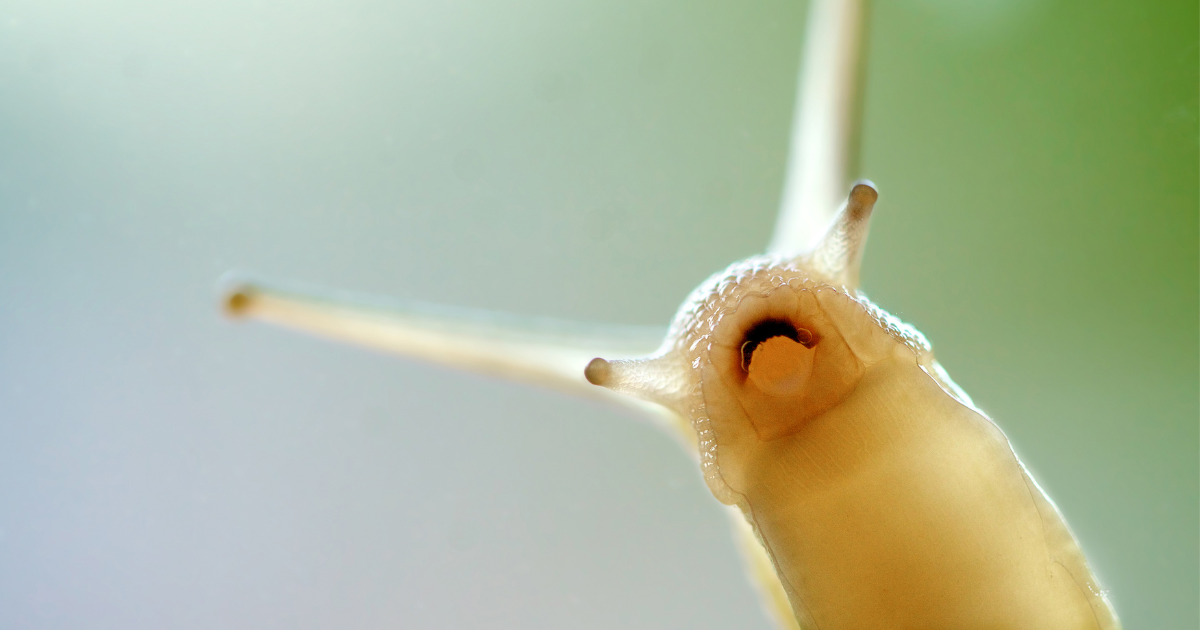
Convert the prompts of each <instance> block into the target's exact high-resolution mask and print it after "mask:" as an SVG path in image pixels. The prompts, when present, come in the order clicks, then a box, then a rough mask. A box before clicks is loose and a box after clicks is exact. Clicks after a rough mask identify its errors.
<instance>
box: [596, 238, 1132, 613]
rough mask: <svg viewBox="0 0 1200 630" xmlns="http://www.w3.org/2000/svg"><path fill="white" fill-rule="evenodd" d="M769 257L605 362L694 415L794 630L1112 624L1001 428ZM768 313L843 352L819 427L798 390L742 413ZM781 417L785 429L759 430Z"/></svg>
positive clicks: (817, 275)
mask: <svg viewBox="0 0 1200 630" xmlns="http://www.w3.org/2000/svg"><path fill="white" fill-rule="evenodd" d="M772 262H773V261H771V260H770V259H765V260H762V261H749V263H748V264H747V263H742V264H739V265H735V266H734V267H733V268H731V270H730V271H729V272H728V273H727V274H726V277H727V278H728V279H727V280H726V281H725V284H724V291H725V292H726V296H724V297H722V296H720V293H721V292H722V283H721V280H717V281H715V282H714V283H713V284H714V286H713V288H712V293H710V294H709V295H699V296H697V297H696V298H694V299H693V301H692V305H688V306H685V308H684V309H683V311H684V313H685V315H684V316H683V317H681V318H680V320H677V323H682V324H684V325H683V326H678V327H677V328H676V329H675V330H674V331H673V335H674V336H675V337H676V338H677V339H676V340H675V342H674V343H671V344H669V345H668V349H667V350H666V351H665V352H662V353H660V354H659V355H658V356H656V357H653V358H651V359H648V360H642V361H638V362H636V363H637V364H638V365H636V367H635V365H634V364H623V362H619V363H614V364H613V365H612V366H611V367H610V369H609V374H608V376H609V379H608V380H607V382H605V383H604V384H605V385H607V386H610V387H613V388H614V389H617V390H618V391H622V390H625V391H629V390H641V389H642V388H640V387H639V386H638V382H645V381H646V380H648V379H652V380H654V381H656V382H669V383H672V386H671V387H670V388H669V389H663V390H659V391H656V392H654V393H653V394H652V395H651V396H649V397H650V398H653V399H656V400H658V401H660V402H662V403H665V404H667V405H670V406H673V407H676V408H678V409H680V410H681V412H682V413H688V414H689V415H690V416H691V418H692V421H693V422H694V423H695V425H696V426H697V429H698V430H699V431H700V432H701V433H702V435H701V444H702V448H704V446H703V445H704V444H705V443H706V441H707V442H708V447H707V448H708V450H709V451H710V454H711V460H712V461H713V466H712V467H711V470H710V474H709V475H708V480H709V482H710V486H711V487H712V488H713V490H714V494H715V495H716V496H717V497H718V498H719V499H721V500H723V501H725V502H727V503H733V504H735V505H737V506H738V507H739V508H740V509H741V510H742V512H743V513H744V514H745V516H746V519H747V520H748V521H749V522H750V523H751V524H752V525H753V527H754V529H755V530H756V531H757V533H758V535H759V536H760V538H761V540H762V542H763V543H764V546H765V548H766V549H767V550H768V552H769V556H770V558H771V560H772V562H773V565H774V567H775V568H776V570H777V573H778V577H779V579H780V582H781V584H782V586H783V589H784V591H785V592H786V594H787V596H788V599H789V600H790V602H791V606H792V608H793V611H794V614H795V616H796V618H797V620H798V621H799V622H800V625H801V626H802V627H806V628H808V627H811V628H821V629H824V630H829V629H839V628H930V629H933V628H947V629H950V628H1012V629H1014V630H1015V629H1019V628H1021V629H1024V628H1031V629H1033V628H1047V629H1063V628H1080V629H1082V628H1098V629H1099V628H1114V627H1117V626H1116V619H1115V616H1114V614H1113V613H1112V610H1111V608H1110V607H1109V605H1108V603H1107V601H1106V600H1105V599H1104V597H1103V595H1102V594H1101V592H1100V590H1099V588H1098V586H1097V585H1096V580H1095V578H1094V577H1093V575H1092V573H1091V571H1090V570H1089V568H1088V567H1087V564H1086V561H1085V560H1084V558H1083V555H1082V553H1081V552H1080V551H1079V548H1078V545H1077V544H1076V543H1075V541H1074V539H1073V537H1072V536H1071V534H1070V532H1069V530H1068V529H1067V527H1066V525H1065V524H1064V522H1063V520H1062V517H1061V515H1060V514H1059V513H1058V511H1057V510H1056V509H1055V507H1054V506H1053V504H1052V503H1051V502H1050V501H1049V500H1048V499H1047V498H1046V497H1045V495H1044V494H1043V493H1042V491H1041V489H1040V488H1038V486H1037V485H1036V484H1035V483H1034V482H1033V480H1032V479H1031V478H1030V477H1029V475H1028V473H1027V472H1026V471H1025V470H1024V468H1023V467H1022V466H1021V464H1020V462H1019V460H1018V459H1017V457H1016V455H1015V454H1014V453H1013V451H1012V449H1011V447H1010V446H1009V443H1008V440H1007V439H1006V438H1005V437H1004V434H1003V433H1002V432H1001V431H1000V429H999V428H997V427H996V426H995V425H994V424H993V423H992V422H991V421H990V420H989V419H988V418H986V417H985V416H984V415H983V414H981V413H980V412H979V411H978V410H976V409H974V408H973V407H972V406H971V405H970V403H969V401H968V400H964V399H963V397H961V396H960V395H958V394H957V392H956V391H955V389H954V388H953V385H952V384H950V383H949V381H948V379H946V378H945V377H944V373H943V374H938V370H937V369H936V368H934V367H933V363H932V356H931V355H930V353H929V352H928V349H927V348H926V347H922V341H923V340H921V339H920V338H919V337H918V336H916V335H913V334H911V333H910V334H909V335H905V334H904V331H903V330H901V329H899V328H898V327H897V328H896V329H894V330H889V327H888V323H889V318H888V317H887V316H886V315H885V314H882V313H881V312H879V311H878V310H877V309H874V308H873V307H872V306H871V305H870V304H869V303H867V302H866V300H865V298H863V297H861V296H857V295H851V294H849V293H848V292H847V291H846V290H845V288H844V287H835V286H831V285H830V284H829V283H828V282H826V279H827V277H828V276H827V275H826V274H824V273H821V272H819V271H816V270H811V269H806V268H805V265H804V261H800V262H781V263H775V264H772ZM731 286H732V288H730V287H731ZM705 304H711V306H708V307H707V308H706V307H705V306H704V305H705ZM774 318H779V319H787V318H791V319H792V320H794V321H797V322H810V323H812V322H814V320H815V319H822V320H823V322H821V323H820V324H819V325H824V326H829V327H830V328H831V330H829V331H827V332H825V334H824V335H823V338H822V340H821V341H820V342H818V343H817V344H816V346H815V347H816V348H818V349H819V348H820V347H821V344H837V345H840V346H841V348H840V351H839V352H835V353H833V356H835V357H836V359H837V360H835V361H834V362H826V363H825V365H824V366H823V367H824V368H825V369H826V370H828V371H829V372H830V373H822V371H821V369H820V368H821V367H822V365H821V363H820V362H819V361H818V363H817V367H816V368H815V369H814V370H813V371H812V372H811V373H810V374H809V376H808V379H807V380H809V381H810V382H816V381H822V380H825V381H828V380H831V379H832V380H834V381H838V382H839V383H840V382H842V381H843V380H844V379H843V378H842V377H843V376H844V375H845V374H847V373H848V374H850V378H851V379H852V380H854V381H855V382H854V383H853V384H852V386H851V388H850V390H849V391H847V392H844V394H842V395H841V397H840V399H839V400H838V401H837V402H836V404H834V405H833V406H832V407H830V408H828V409H826V410H824V411H822V412H821V413H819V414H817V415H815V416H814V415H812V414H811V413H809V411H810V410H809V409H807V408H806V407H808V405H806V401H805V400H804V399H803V397H801V398H800V399H797V400H792V401H787V404H786V405H785V406H783V407H782V408H781V409H779V410H778V411H779V413H780V417H779V418H770V417H764V415H769V413H770V411H771V410H770V408H769V407H768V408H766V409H767V411H766V412H764V411H763V408H761V406H760V408H759V409H758V410H757V411H756V410H755V405H754V404H753V401H752V400H750V398H752V397H753V395H754V393H753V392H754V390H755V389H757V387H756V385H755V384H754V383H753V382H751V381H750V380H748V379H747V380H746V381H745V382H743V383H739V382H737V380H738V377H737V376H736V374H737V372H738V371H740V370H742V365H741V363H740V362H739V361H737V360H731V359H735V358H736V354H734V353H731V348H732V349H740V347H741V345H742V344H741V340H740V337H741V335H743V334H745V332H746V331H747V330H750V329H752V328H753V327H754V326H755V324H757V323H759V322H760V321H762V320H763V319H774ZM713 319H716V320H719V323H718V324H717V325H716V326H709V325H707V322H708V321H711V320H713ZM838 335H840V338H835V337H836V336H838ZM697 342H700V343H699V344H698V345H697ZM753 360H754V361H759V360H760V356H759V355H757V354H756V355H755V357H754V359H753ZM922 364H924V365H922ZM750 367H751V368H753V363H751V366H750ZM656 371H661V372H663V373H671V374H676V375H678V376H677V377H675V378H666V377H663V376H659V377H657V378H653V377H654V373H655V372H656ZM626 377H628V378H629V379H631V381H633V382H626V381H625V378H626ZM680 377H682V378H680ZM939 380H941V381H942V382H939ZM747 391H749V392H750V393H747ZM689 392H690V395H689ZM697 392H698V396H697ZM642 395H645V390H642ZM768 397H769V398H775V399H778V398H779V396H778V395H777V393H776V394H772V395H768ZM698 401H700V402H702V405H701V404H697V402H698ZM688 407H690V408H691V411H690V412H688V411H683V410H684V409H685V408H688ZM756 413H757V414H758V416H757V417H756V416H755V414H756ZM795 417H801V418H803V419H804V420H803V421H802V422H800V423H799V424H796V423H793V422H791V421H792V419H793V418H795ZM756 420H757V421H758V422H756ZM776 420H778V421H779V422H782V423H783V424H784V425H785V426H787V427H788V429H787V430H786V431H785V434H784V435H777V434H774V433H771V432H770V431H769V430H768V431H766V434H765V435H764V424H765V425H768V426H769V425H770V424H771V423H772V422H775V421H776ZM703 434H707V436H708V437H707V440H706V436H705V435H703Z"/></svg>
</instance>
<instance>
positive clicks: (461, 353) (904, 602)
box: [224, 0, 1119, 630]
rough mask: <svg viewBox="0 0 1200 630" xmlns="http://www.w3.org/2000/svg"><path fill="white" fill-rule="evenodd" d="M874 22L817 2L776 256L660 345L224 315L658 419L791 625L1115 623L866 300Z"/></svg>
mask: <svg viewBox="0 0 1200 630" xmlns="http://www.w3.org/2000/svg"><path fill="white" fill-rule="evenodd" d="M863 16H864V10H863V7H862V6H861V5H860V4H859V3H858V2H857V1H855V0H819V1H815V2H813V3H812V6H811V8H810V18H809V23H808V27H807V28H808V36H807V40H806V49H805V57H804V68H803V70H802V81H801V86H800V93H799V97H798V99H797V115H796V124H795V127H794V130H793V139H792V151H791V156H790V162H791V163H790V166H789V176H788V180H787V185H786V188H785V191H784V202H783V209H782V211H781V214H780V219H779V222H778V225H777V228H776V231H775V235H774V237H773V239H772V242H771V244H770V246H769V247H768V252H767V254H765V255H763V256H757V257H753V258H750V259H747V260H745V261H741V262H737V263H734V264H733V265H731V266H730V267H728V268H727V269H726V270H724V271H722V272H720V273H718V274H715V275H714V276H712V277H711V278H710V279H709V280H707V281H706V282H704V283H702V284H701V285H700V287H698V288H697V289H696V290H695V291H694V292H693V293H692V294H691V295H690V296H689V297H688V298H687V299H686V300H685V301H684V303H683V305H682V306H681V307H680V309H679V311H678V314H677V315H676V317H675V319H674V320H673V322H672V324H671V326H670V328H669V329H668V332H667V335H666V338H665V339H664V340H662V341H661V343H660V344H659V345H658V347H657V350H655V349H654V348H653V347H651V346H647V343H646V340H645V339H644V337H643V336H639V335H638V334H634V331H628V330H620V329H617V328H612V327H609V328H600V327H596V328H591V329H589V328H580V327H573V326H569V325H563V324H557V323H553V322H549V321H545V320H537V321H526V320H520V319H519V318H512V317H504V316H498V315H495V314H488V313H476V312H465V311H450V310H446V309H441V308H429V307H421V306H417V305H400V306H398V307H392V308H373V307H369V306H365V305H362V304H358V303H355V302H353V301H352V300H347V299H345V298H344V297H342V296H337V295H330V296H321V295H319V294H313V293H307V292H303V291H295V290H287V289H282V288H276V287H272V286H269V285H264V284H260V283H254V282H248V281H244V280H235V281H230V285H231V286H230V287H229V289H228V290H227V291H226V294H225V298H224V306H225V310H226V312H227V313H228V314H229V315H231V316H233V317H236V318H249V319H257V320H261V321H267V322H272V323H276V324H280V325H284V326H289V327H292V328H296V329H300V330H303V331H307V332H313V333H317V334H320V335H324V336H327V337H331V338H335V339H339V340H343V341H350V342H355V343H359V344H362V345H367V346H370V347H375V348H380V349H385V350H389V351H393V352H396V353H399V354H403V355H406V356H410V357H416V358H421V359H425V360H429V361H433V362H437V363H441V364H445V365H450V366H455V367H459V368H462V369H468V370H473V371H477V372H482V373H488V374H493V375H499V376H503V377H506V378H511V379H514V380H519V381H523V382H531V383H536V384H540V385H545V386H548V387H553V388H557V389H560V390H564V391H568V392H572V393H576V394H579V395H583V396H589V397H593V398H599V399H602V400H605V401H609V402H613V403H615V404H621V405H626V406H632V407H634V408H636V409H638V410H640V411H642V412H644V413H645V414H646V415H647V416H648V417H651V418H653V419H654V420H655V421H656V422H657V423H658V424H659V425H660V426H662V427H663V428H665V429H666V430H668V431H669V432H670V433H671V434H672V435H674V436H675V437H676V438H678V440H679V442H680V443H681V445H682V446H683V447H684V448H685V449H686V450H687V451H688V452H689V453H691V454H692V455H694V456H695V458H696V460H697V461H698V463H699V466H700V469H701V471H702V473H703V476H704V480H705V482H706V484H707V486H708V488H709V489H710V491H711V492H712V494H713V496H714V497H716V499H718V500H719V501H720V502H721V503H723V504H724V505H726V506H727V512H728V514H729V516H730V521H731V523H732V525H733V528H734V533H735V540H736V541H737V543H738V546H739V549H740V550H741V552H742V554H743V557H744V558H745V560H746V564H747V570H748V572H749V574H750V576H751V577H752V579H753V580H754V581H755V583H756V584H757V586H758V587H759V591H760V593H761V594H762V597H763V601H764V604H765V606H766V607H767V609H768V611H769V612H770V613H771V614H772V616H773V617H774V619H775V620H776V621H777V622H778V625H779V626H780V627H782V628H806V629H813V628H819V629H822V630H837V629H842V628H1014V629H1015V628H1022V629H1025V628H1048V629H1049V628H1055V629H1060V628H1061V629H1075V628H1079V629H1083V628H1089V629H1105V630H1107V629H1110V628H1118V627H1119V622H1118V620H1117V617H1116V614H1115V612H1114V611H1113V609H1112V607H1111V605H1110V604H1109V602H1108V600H1107V597H1106V595H1105V593H1104V592H1103V590H1102V589H1101V588H1100V586H1099V584H1098V582H1097V580H1096V578H1095V576H1094V575H1093V573H1092V571H1091V570H1090V568H1089V567H1088V564H1087V561H1086V559H1085V558H1084V556H1083V553H1082V552H1081V550H1080V548H1079V545H1078V544H1077V542H1076V541H1075V539H1074V537H1073V535H1072V534H1071V532H1070V530H1069V529H1068V528H1067V526H1066V524H1065V521H1064V519H1063V517H1062V515H1061V514H1060V513H1059V512H1058V510H1057V508H1056V507H1055V506H1054V504H1053V502H1052V501H1051V500H1050V499H1049V498H1048V497H1047V496H1046V494H1045V493H1044V492H1043V491H1042V490H1041V488H1040V487H1039V486H1038V485H1037V483H1036V482H1035V481H1034V480H1033V478H1032V477H1031V476H1030V474H1029V473H1028V471H1027V470H1026V469H1025V468H1024V467H1023V466H1022V464H1021V462H1020V460H1019V459H1018V458H1017V456H1016V455H1015V453H1014V451H1013V449H1012V448H1011V446H1010V445H1009V442H1008V440H1007V438H1006V437H1005V436H1004V434H1003V432H1002V431H1001V430H1000V429H999V428H998V427H997V426H996V424H994V423H993V422H992V421H991V420H990V419H989V418H988V417H987V416H986V415H985V414H983V413H982V412H981V411H980V410H979V409H977V408H976V407H975V406H974V404H973V403H972V402H971V399H970V398H969V397H968V396H967V394H966V393H965V392H963V391H962V390H961V389H960V388H959V387H958V386H957V385H955V384H954V382H953V381H952V380H951V379H950V377H949V375H948V374H947V373H946V371H945V370H944V369H942V368H941V366H940V365H939V364H938V363H937V361H936V360H934V358H933V353H932V350H931V347H930V345H929V343H928V342H927V341H926V340H925V338H924V337H923V336H922V335H921V334H920V333H919V332H917V330H916V329H915V328H913V327H911V326H909V325H907V324H904V323H903V322H901V321H900V320H898V319H897V318H895V317H893V316H891V315H889V314H888V313H886V312H885V311H883V310H882V309H881V308H879V307H877V306H875V305H874V304H873V303H872V302H871V301H870V300H869V299H868V298H867V297H866V296H865V294H863V293H862V292H861V291H860V290H859V268H860V265H861V260H862V253H863V248H864V245H865V243H866V239H867V234H868V227H869V221H870V216H871V213H872V211H873V208H874V206H875V204H876V202H877V200H878V198H879V194H878V191H877V189H876V187H875V185H874V184H873V183H871V182H868V181H865V180H861V181H859V182H856V183H854V184H853V185H850V186H847V184H846V181H847V179H848V178H847V177H846V175H847V173H848V172H850V171H851V170H853V169H852V168H851V166H850V165H851V164H852V162H853V155H852V154H851V153H852V151H851V149H852V147H853V143H854V138H855V137H856V130H855V126H856V124H857V107H856V106H855V103H856V100H855V97H856V95H855V88H856V86H857V77H858V68H859V65H860V63H859V58H858V56H859V50H860V48H861V46H860V40H861V39H862V35H861V32H862V28H861V25H862V23H863V21H864V17H863ZM847 187H848V188H849V193H848V195H846V189H847ZM839 195H846V197H845V200H844V202H842V203H840V204H839V202H838V199H837V197H838V196H839Z"/></svg>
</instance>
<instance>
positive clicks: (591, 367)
mask: <svg viewBox="0 0 1200 630" xmlns="http://www.w3.org/2000/svg"><path fill="white" fill-rule="evenodd" d="M611 375H612V364H611V363H609V362H608V361H605V360H604V359H601V358H600V357H596V358H595V359H592V360H591V362H589V363H588V364H587V367H586V368H584V369H583V377H584V378H586V379H587V382H589V383H591V384H592V385H600V386H601V387H603V386H605V385H606V384H608V379H609V376H611Z"/></svg>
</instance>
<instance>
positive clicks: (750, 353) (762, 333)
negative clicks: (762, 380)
mask: <svg viewBox="0 0 1200 630" xmlns="http://www.w3.org/2000/svg"><path fill="white" fill-rule="evenodd" d="M776 337H783V338H785V339H790V340H791V341H792V342H793V343H796V344H799V345H801V346H803V347H805V348H809V349H811V348H812V347H813V346H815V345H817V339H816V336H815V335H813V333H812V331H810V330H808V329H807V328H800V327H798V326H795V325H793V324H792V323H791V322H789V321H787V320H783V319H765V320H763V321H761V322H759V323H757V324H755V325H754V326H753V327H751V328H750V330H748V331H746V334H745V335H744V336H743V341H742V351H741V358H742V371H743V372H747V373H748V372H750V365H751V362H752V359H753V357H754V353H755V351H756V350H758V347H759V346H760V345H762V344H763V343H764V342H766V341H770V340H772V339H774V338H776Z"/></svg>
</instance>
